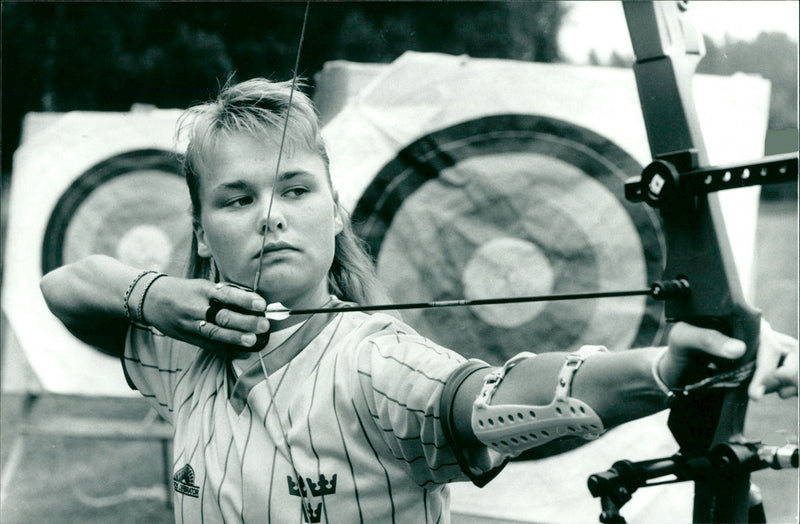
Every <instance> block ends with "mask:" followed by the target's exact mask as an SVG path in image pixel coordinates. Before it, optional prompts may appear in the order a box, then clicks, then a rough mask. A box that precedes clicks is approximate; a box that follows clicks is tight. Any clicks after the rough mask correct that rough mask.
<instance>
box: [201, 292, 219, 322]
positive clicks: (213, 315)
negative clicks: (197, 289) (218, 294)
mask: <svg viewBox="0 0 800 524" xmlns="http://www.w3.org/2000/svg"><path fill="white" fill-rule="evenodd" d="M222 309H223V304H222V302H220V301H219V300H217V299H215V298H212V299H211V300H210V301H209V306H208V309H206V315H205V317H206V322H210V323H212V324H216V322H217V313H219V312H220V311H221V310H222Z"/></svg>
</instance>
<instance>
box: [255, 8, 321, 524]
mask: <svg viewBox="0 0 800 524" xmlns="http://www.w3.org/2000/svg"><path fill="white" fill-rule="evenodd" d="M310 7H311V2H310V1H307V2H306V8H305V12H304V13H303V25H302V28H301V30H300V41H299V42H298V44H297V54H296V55H295V61H294V70H293V72H292V86H291V88H290V90H289V104H288V106H287V107H286V115H285V116H284V120H283V132H282V133H281V143H280V146H279V148H278V159H277V162H276V165H275V178H274V180H273V183H272V190H271V191H270V196H269V205H268V206H267V215H266V217H265V219H264V231H263V233H262V234H261V251H260V252H259V254H258V266H257V267H256V275H255V280H254V281H253V291H256V292H257V291H258V284H259V282H260V281H261V271H262V269H261V268H262V263H263V260H264V246H265V245H266V242H267V233H269V230H270V225H269V222H270V216H271V214H272V204H273V202H274V201H275V186H276V185H277V182H278V176H279V175H280V169H281V159H282V158H283V150H284V146H285V144H286V133H287V130H288V128H289V113H291V111H292V101H293V99H294V92H295V91H296V90H297V77H298V71H299V69H300V54H301V52H302V50H303V42H304V41H305V37H306V27H307V25H308V11H309V8H310ZM258 361H259V363H260V364H261V371H262V372H263V373H264V382H265V383H266V386H267V393H268V394H269V397H270V400H271V403H270V405H269V406H267V413H266V416H265V418H264V424H265V427H264V429H266V430H267V432H269V428H267V427H266V422H267V418H268V416H269V410H270V407H274V408H275V410H274V413H275V417H276V418H277V419H278V428H279V429H280V432H281V436H282V437H283V442H284V444H285V446H286V457H287V459H288V460H289V466H290V467H291V468H292V473H293V475H294V479H295V482H296V483H297V489H298V492H299V493H300V500H301V502H300V507H301V510H302V512H303V517H304V519H305V521H306V522H311V519H310V518H309V517H310V515H309V514H308V509H307V507H306V496H305V494H304V493H303V492H304V490H305V489H304V484H303V483H302V480H301V478H300V473H299V472H298V471H297V468H296V467H295V465H294V460H293V459H292V447H291V445H290V444H289V435H288V433H287V432H286V430H285V429H284V427H283V421H282V420H281V413H280V410H279V409H278V404H277V398H276V396H275V391H274V390H273V389H272V385H271V384H270V382H269V373H268V372H267V366H266V364H265V363H264V355H262V353H261V351H259V352H258ZM277 445H278V443H276V446H277Z"/></svg>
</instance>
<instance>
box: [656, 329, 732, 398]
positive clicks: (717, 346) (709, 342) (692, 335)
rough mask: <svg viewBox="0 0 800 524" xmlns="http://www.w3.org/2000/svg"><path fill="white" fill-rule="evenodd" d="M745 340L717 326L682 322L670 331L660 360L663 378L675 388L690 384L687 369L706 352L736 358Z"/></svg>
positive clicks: (659, 367)
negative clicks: (667, 344)
mask: <svg viewBox="0 0 800 524" xmlns="http://www.w3.org/2000/svg"><path fill="white" fill-rule="evenodd" d="M745 350H746V347H745V344H744V342H742V341H741V340H737V339H735V338H731V337H728V336H726V335H723V334H722V333H720V332H719V331H716V330H714V329H707V328H701V327H697V326H693V325H691V324H687V323H686V322H678V323H676V324H675V325H674V326H673V327H672V330H671V331H670V333H669V351H667V353H666V355H664V358H662V359H661V362H659V363H658V374H659V376H660V377H661V380H663V381H664V383H665V384H666V385H667V386H668V387H669V388H671V389H680V388H682V387H684V386H686V385H688V384H687V383H686V380H685V377H686V372H687V370H691V369H694V368H696V361H697V359H698V357H700V356H702V355H706V356H712V357H719V358H723V359H729V360H734V359H737V358H740V357H741V356H742V355H744V352H745Z"/></svg>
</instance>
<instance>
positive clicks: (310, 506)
mask: <svg viewBox="0 0 800 524" xmlns="http://www.w3.org/2000/svg"><path fill="white" fill-rule="evenodd" d="M286 482H287V484H288V485H289V494H290V495H294V496H295V497H300V498H301V499H302V501H301V503H302V504H303V518H304V519H305V521H306V522H309V523H312V524H313V523H316V522H320V521H321V519H322V501H321V500H319V501H318V500H317V499H318V498H321V497H324V496H325V495H333V494H334V493H336V474H335V473H334V475H333V477H331V478H330V480H329V479H327V478H326V477H325V474H324V473H323V474H321V475H319V477H318V478H317V481H316V482H314V481H313V480H311V479H310V478H308V477H306V479H305V481H304V480H303V478H298V479H297V481H295V479H293V478H292V477H291V476H289V475H287V476H286Z"/></svg>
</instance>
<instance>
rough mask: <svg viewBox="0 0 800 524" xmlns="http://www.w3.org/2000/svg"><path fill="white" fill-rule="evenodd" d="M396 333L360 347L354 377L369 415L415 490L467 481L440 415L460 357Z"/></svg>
mask: <svg viewBox="0 0 800 524" xmlns="http://www.w3.org/2000/svg"><path fill="white" fill-rule="evenodd" d="M401 329H402V327H400V326H392V327H390V328H387V329H384V330H383V332H382V333H380V334H376V335H374V336H372V337H369V338H368V339H367V340H365V341H364V342H363V344H362V346H361V348H360V353H359V364H358V366H359V369H358V373H359V380H360V385H361V391H362V393H363V395H364V398H365V402H366V405H367V406H368V409H369V411H370V412H369V416H370V417H371V418H372V420H373V421H374V422H375V424H377V425H378V427H379V429H380V433H381V434H382V435H383V439H384V441H385V442H386V444H387V446H388V447H389V450H390V452H391V454H392V455H393V456H394V458H395V459H397V460H399V461H401V462H402V463H404V466H405V468H406V470H407V471H408V472H409V474H410V475H411V477H412V479H413V480H414V482H416V483H417V484H419V485H420V486H425V485H427V484H430V483H436V484H440V483H446V482H450V481H454V480H467V479H468V477H467V476H466V475H465V473H464V472H463V471H462V468H461V466H460V464H459V461H458V459H457V457H456V454H455V452H454V450H453V448H452V442H450V440H449V439H448V438H447V436H446V433H445V431H444V430H443V426H442V417H441V413H440V409H441V408H440V400H441V396H442V392H443V390H444V387H445V384H446V382H447V379H448V378H449V377H450V375H451V374H452V373H453V371H454V370H456V369H457V368H459V367H460V366H462V364H463V363H464V362H465V359H464V358H463V357H462V356H461V355H459V354H457V353H455V352H453V351H450V350H448V349H446V348H443V347H441V346H438V345H436V344H434V343H433V342H431V341H430V340H427V339H425V338H423V337H421V336H419V335H416V334H413V333H404V332H402V331H401Z"/></svg>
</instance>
